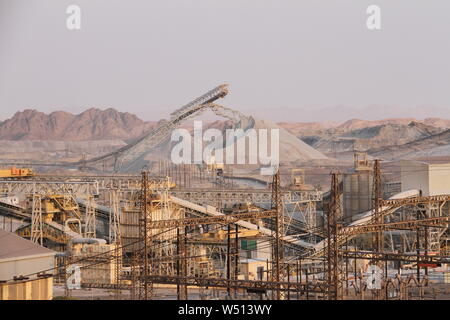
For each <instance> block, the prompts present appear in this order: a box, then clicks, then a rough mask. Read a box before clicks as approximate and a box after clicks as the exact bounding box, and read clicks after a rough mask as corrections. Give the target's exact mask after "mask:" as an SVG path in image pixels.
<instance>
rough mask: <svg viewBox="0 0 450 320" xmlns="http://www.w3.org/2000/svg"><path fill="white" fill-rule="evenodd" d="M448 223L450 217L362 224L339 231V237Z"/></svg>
mask: <svg viewBox="0 0 450 320" xmlns="http://www.w3.org/2000/svg"><path fill="white" fill-rule="evenodd" d="M445 222H450V216H446V217H433V218H424V219H416V220H406V221H399V222H389V223H380V224H364V225H359V226H351V227H345V228H342V229H340V231H339V236H353V235H358V234H364V233H372V232H381V231H389V230H398V229H409V230H413V229H417V228H422V227H424V226H428V227H436V226H440V225H441V224H442V223H445Z"/></svg>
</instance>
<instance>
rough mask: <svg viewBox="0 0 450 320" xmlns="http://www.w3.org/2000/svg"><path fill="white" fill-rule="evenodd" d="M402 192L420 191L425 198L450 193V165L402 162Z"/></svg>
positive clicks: (430, 162)
mask: <svg viewBox="0 0 450 320" xmlns="http://www.w3.org/2000/svg"><path fill="white" fill-rule="evenodd" d="M400 164H401V185H402V191H406V190H411V189H418V190H420V191H421V193H422V195H423V196H436V195H440V194H449V193H450V163H442V162H433V161H428V162H425V161H414V160H402V161H401V162H400Z"/></svg>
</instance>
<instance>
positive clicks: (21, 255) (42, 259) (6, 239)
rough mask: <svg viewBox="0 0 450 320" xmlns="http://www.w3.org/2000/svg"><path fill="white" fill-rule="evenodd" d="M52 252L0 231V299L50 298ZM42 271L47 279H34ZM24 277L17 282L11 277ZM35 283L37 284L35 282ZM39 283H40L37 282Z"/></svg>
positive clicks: (53, 253)
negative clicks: (0, 282)
mask: <svg viewBox="0 0 450 320" xmlns="http://www.w3.org/2000/svg"><path fill="white" fill-rule="evenodd" d="M55 253H56V252H54V251H52V250H49V249H47V248H44V247H41V246H39V245H37V244H34V243H32V242H31V241H29V240H26V239H23V238H21V237H19V236H17V235H15V234H13V233H10V232H7V231H4V230H0V281H2V284H1V288H2V291H1V297H2V299H51V298H52V286H53V278H52V277H51V274H52V273H53V272H52V271H51V270H49V269H52V268H53V267H54V256H55ZM44 270H49V271H47V272H46V274H47V275H49V276H50V277H42V276H40V277H38V275H37V273H38V272H39V273H41V272H42V271H44ZM20 276H25V277H26V278H27V279H21V280H19V281H17V280H15V281H14V278H15V277H16V279H17V277H20ZM38 280H39V281H38ZM40 280H42V281H40Z"/></svg>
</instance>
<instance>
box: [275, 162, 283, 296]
mask: <svg viewBox="0 0 450 320" xmlns="http://www.w3.org/2000/svg"><path fill="white" fill-rule="evenodd" d="M272 210H275V211H276V215H275V243H274V246H273V249H272V265H273V266H272V281H276V282H280V281H281V280H282V277H283V272H282V266H283V264H284V246H283V241H282V237H283V235H284V220H283V204H282V199H281V181H280V169H278V170H277V172H276V173H275V175H274V176H273V181H272ZM277 288H278V289H277V290H276V297H277V300H280V299H282V298H284V297H283V296H282V292H281V290H280V285H279V284H278V285H277ZM283 295H284V294H283Z"/></svg>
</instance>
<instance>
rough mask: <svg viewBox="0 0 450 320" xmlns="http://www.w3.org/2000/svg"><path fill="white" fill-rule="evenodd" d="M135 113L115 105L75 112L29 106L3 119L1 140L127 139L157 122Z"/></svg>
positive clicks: (134, 136) (140, 133)
mask: <svg viewBox="0 0 450 320" xmlns="http://www.w3.org/2000/svg"><path fill="white" fill-rule="evenodd" d="M155 124H156V123H155V122H144V121H142V120H141V119H139V118H138V117H136V116H135V115H133V114H130V113H127V112H125V113H124V112H118V111H117V110H114V109H111V108H110V109H106V110H99V109H94V108H91V109H88V110H86V111H84V112H82V113H80V114H77V115H74V114H71V113H68V112H64V111H55V112H52V113H50V114H45V113H43V112H39V111H37V110H30V109H27V110H25V111H22V112H17V113H16V114H15V115H14V116H13V117H12V118H11V119H8V120H5V121H3V122H2V123H0V139H1V140H51V141H88V140H113V139H121V140H128V139H133V138H136V137H139V136H140V135H142V134H143V133H145V132H146V131H148V130H150V129H151V128H153V127H154V126H155Z"/></svg>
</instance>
